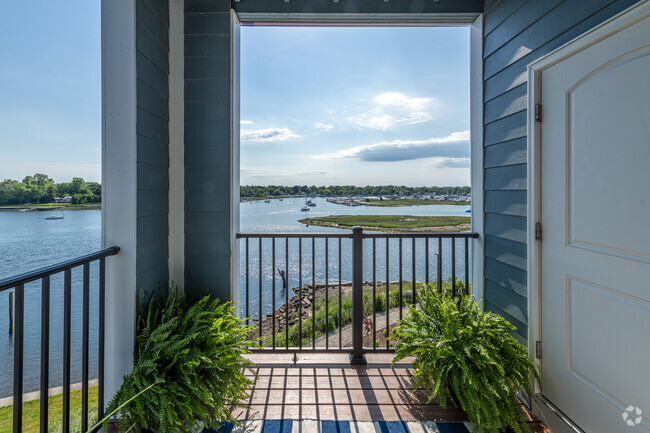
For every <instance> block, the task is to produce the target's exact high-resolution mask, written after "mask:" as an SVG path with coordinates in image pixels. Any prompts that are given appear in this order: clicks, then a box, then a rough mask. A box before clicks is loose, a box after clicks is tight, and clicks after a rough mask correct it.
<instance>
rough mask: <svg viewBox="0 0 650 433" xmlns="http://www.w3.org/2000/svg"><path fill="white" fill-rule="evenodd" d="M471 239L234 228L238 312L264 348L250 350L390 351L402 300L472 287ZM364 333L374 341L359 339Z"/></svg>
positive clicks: (359, 356) (359, 358) (354, 356)
mask: <svg viewBox="0 0 650 433" xmlns="http://www.w3.org/2000/svg"><path fill="white" fill-rule="evenodd" d="M477 237H478V234H477V233H378V232H375V233H368V232H364V231H363V230H362V229H361V228H355V229H353V230H352V232H351V233H350V232H347V233H238V234H237V238H238V239H241V244H240V248H241V258H242V263H241V278H240V293H239V299H238V301H239V304H238V305H239V306H240V314H241V316H242V317H246V318H247V319H248V322H249V323H251V321H252V323H253V324H255V325H257V328H256V329H255V331H253V332H254V333H255V336H256V337H258V338H259V339H260V345H261V346H260V347H259V348H254V349H253V351H256V352H259V351H263V352H266V351H275V352H297V351H311V352H350V353H351V360H352V362H353V363H354V362H363V359H364V353H365V352H369V351H392V350H393V347H392V346H391V345H390V342H389V339H388V336H389V335H390V332H391V326H394V325H395V323H396V319H397V318H399V319H402V317H403V314H404V307H405V306H406V305H407V304H410V305H415V304H416V303H417V299H418V293H421V292H422V291H423V290H426V289H433V290H437V291H439V292H442V291H448V292H450V293H451V294H452V295H453V296H456V295H457V294H458V293H460V292H461V291H464V292H468V291H469V287H470V278H471V277H470V269H471V264H470V259H471V256H470V254H469V251H470V242H469V240H470V239H473V238H477ZM382 244H383V245H382ZM382 247H383V248H382ZM384 249H385V252H382V250H384ZM384 275H385V280H384V281H381V280H378V278H384ZM332 277H333V278H332ZM391 277H393V278H395V277H396V279H395V280H394V281H391ZM279 289H281V290H279ZM290 291H292V292H293V296H292V295H290V293H289V292H290ZM332 310H333V311H332ZM379 319H380V321H381V322H383V323H382V324H381V325H380V326H379V327H378V320H379ZM391 320H392V321H391ZM378 328H379V330H380V332H379V333H378V332H377V330H378ZM382 328H383V330H382ZM364 332H365V334H367V335H372V338H371V340H372V342H371V343H368V342H367V344H364ZM367 335H366V341H367V340H368V338H367ZM378 338H382V339H384V338H385V340H386V342H385V343H380V342H379V341H378ZM332 340H334V341H332ZM332 343H334V344H332Z"/></svg>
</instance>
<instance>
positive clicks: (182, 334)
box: [108, 288, 255, 433]
mask: <svg viewBox="0 0 650 433" xmlns="http://www.w3.org/2000/svg"><path fill="white" fill-rule="evenodd" d="M175 292H176V290H175V289H174V288H171V289H170V290H169V294H168V295H165V296H163V295H161V293H160V292H159V291H158V290H156V291H155V292H154V294H153V296H152V297H151V299H150V301H149V303H148V306H147V308H146V311H144V310H142V311H140V314H139V320H138V334H137V337H136V344H135V350H134V356H133V358H134V359H133V371H132V372H131V373H130V374H128V375H126V376H124V380H123V383H122V386H121V387H120V389H119V390H118V392H117V393H116V394H115V396H114V398H113V399H112V401H111V402H110V404H109V407H108V412H110V411H112V410H114V409H116V408H118V407H120V406H121V405H122V404H124V403H125V402H127V401H128V400H129V399H130V398H131V397H132V396H134V395H136V394H138V393H139V392H141V391H142V390H143V389H145V388H147V387H149V386H150V385H151V384H152V383H156V386H155V387H153V388H151V389H150V390H149V391H148V392H146V393H144V394H142V395H140V396H139V397H138V398H136V399H133V401H131V402H129V403H128V404H126V405H125V406H124V407H122V408H121V409H120V412H119V413H120V416H119V418H118V419H117V420H116V424H117V427H118V429H119V430H120V431H121V432H126V431H131V432H140V431H143V430H149V431H154V432H156V433H172V432H187V431H191V430H193V429H194V427H196V426H197V425H198V423H199V422H203V423H204V424H205V425H206V426H207V427H210V426H215V427H216V428H217V429H218V428H219V425H220V423H221V422H223V421H234V419H233V418H232V415H231V413H230V411H229V408H232V407H233V406H236V405H239V402H240V401H243V400H245V399H247V398H248V397H249V394H248V390H249V389H250V388H251V386H252V383H253V382H252V380H251V379H250V378H249V377H248V376H246V375H245V369H250V370H251V371H252V368H253V367H254V365H253V364H252V363H251V362H249V361H247V360H246V359H245V358H244V357H243V355H245V354H247V353H250V351H249V347H251V346H253V345H254V344H255V342H254V341H253V340H251V339H250V338H249V333H250V331H251V327H249V326H245V325H244V323H243V322H244V321H242V320H239V319H237V318H236V317H235V315H234V314H233V307H232V305H231V304H230V303H228V302H225V303H221V302H220V301H219V300H213V299H211V298H210V297H209V296H206V297H204V298H202V299H200V300H198V301H196V302H194V303H192V302H190V301H188V300H187V299H186V298H185V297H184V296H177V295H176V294H175Z"/></svg>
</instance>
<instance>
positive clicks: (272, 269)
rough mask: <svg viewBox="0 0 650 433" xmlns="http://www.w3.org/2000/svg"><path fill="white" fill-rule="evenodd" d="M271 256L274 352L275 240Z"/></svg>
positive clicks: (272, 244) (273, 240) (272, 243)
mask: <svg viewBox="0 0 650 433" xmlns="http://www.w3.org/2000/svg"><path fill="white" fill-rule="evenodd" d="M271 250H272V252H271V254H272V256H273V259H272V266H271V275H272V276H273V283H272V291H273V309H272V310H271V314H273V328H272V329H273V331H271V335H272V337H273V350H275V238H273V239H272V240H271Z"/></svg>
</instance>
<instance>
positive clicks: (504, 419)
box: [391, 290, 539, 433]
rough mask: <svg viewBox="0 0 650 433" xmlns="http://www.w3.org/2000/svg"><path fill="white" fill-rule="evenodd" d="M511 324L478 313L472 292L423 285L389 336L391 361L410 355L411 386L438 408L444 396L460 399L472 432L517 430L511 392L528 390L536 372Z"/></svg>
mask: <svg viewBox="0 0 650 433" xmlns="http://www.w3.org/2000/svg"><path fill="white" fill-rule="evenodd" d="M514 329H515V327H514V326H512V325H511V324H510V323H508V322H507V321H506V320H505V319H503V318H502V317H501V316H498V315H496V314H493V313H489V312H482V311H481V310H480V309H479V306H478V304H477V303H476V302H475V301H474V300H473V298H471V297H468V296H463V297H461V298H460V300H459V299H458V298H452V297H451V296H449V295H448V294H442V295H439V294H437V293H435V291H433V290H427V291H426V292H425V293H424V294H423V296H422V298H421V299H420V306H419V308H417V309H415V308H412V307H410V308H409V313H408V314H407V315H406V317H405V318H404V320H402V321H401V322H400V323H399V326H397V327H396V328H395V330H394V332H393V334H392V336H391V340H394V342H395V343H396V345H395V346H396V347H395V358H394V360H393V363H395V362H397V361H399V360H401V359H404V358H405V357H407V356H411V355H414V356H415V357H416V359H415V362H414V363H413V370H414V376H413V385H414V386H415V387H416V388H419V389H422V390H423V391H424V392H425V394H426V395H427V397H428V399H429V401H431V400H433V399H434V398H435V397H438V398H439V400H440V404H441V405H442V406H443V407H445V406H446V404H447V402H448V401H449V400H451V401H452V402H453V404H454V405H458V404H460V406H461V407H462V408H463V409H464V410H465V412H467V415H468V417H469V420H470V421H471V422H472V423H474V425H475V426H476V428H475V430H474V432H476V433H480V432H498V431H500V430H502V429H504V430H505V429H506V428H507V427H511V428H512V429H513V430H514V431H516V432H521V428H520V424H519V422H523V421H524V415H523V413H522V411H521V409H520V406H519V403H518V401H517V399H516V394H517V393H518V392H519V390H521V389H524V390H525V391H527V392H528V394H529V395H533V392H532V389H531V382H530V374H531V373H532V375H533V376H534V378H535V379H536V380H539V376H538V373H537V367H536V365H535V363H534V362H533V361H531V360H530V359H529V357H528V351H527V349H526V348H525V347H524V346H522V345H521V344H519V343H518V342H517V341H516V340H515V339H514V337H513V336H512V335H511V331H513V330H514ZM523 425H524V426H525V428H526V429H528V426H527V424H523Z"/></svg>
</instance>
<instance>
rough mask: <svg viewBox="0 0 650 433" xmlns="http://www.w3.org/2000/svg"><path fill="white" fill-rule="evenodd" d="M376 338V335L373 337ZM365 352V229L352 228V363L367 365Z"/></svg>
mask: <svg viewBox="0 0 650 433" xmlns="http://www.w3.org/2000/svg"><path fill="white" fill-rule="evenodd" d="M373 338H374V337H373ZM366 363H367V362H366V357H365V355H364V353H363V229H362V228H361V227H355V228H354V229H352V353H351V354H350V364H353V365H365V364H366Z"/></svg>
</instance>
